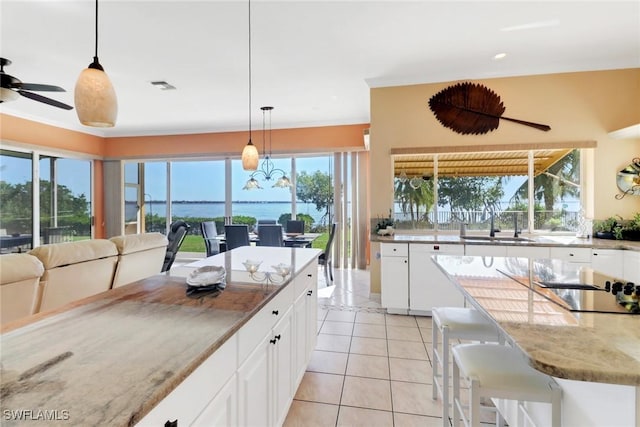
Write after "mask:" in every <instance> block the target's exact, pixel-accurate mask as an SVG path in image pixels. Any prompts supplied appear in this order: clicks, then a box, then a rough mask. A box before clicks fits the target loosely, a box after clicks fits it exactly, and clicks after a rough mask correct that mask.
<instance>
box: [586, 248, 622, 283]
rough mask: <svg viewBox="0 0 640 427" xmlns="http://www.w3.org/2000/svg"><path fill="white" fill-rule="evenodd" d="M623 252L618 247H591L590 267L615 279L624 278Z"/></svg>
mask: <svg viewBox="0 0 640 427" xmlns="http://www.w3.org/2000/svg"><path fill="white" fill-rule="evenodd" d="M623 252H624V251H623V250H618V249H591V267H592V268H593V269H594V270H595V271H598V272H600V273H604V274H606V275H608V276H613V277H615V278H617V279H621V278H624V277H623V273H624V268H623V263H624V255H623Z"/></svg>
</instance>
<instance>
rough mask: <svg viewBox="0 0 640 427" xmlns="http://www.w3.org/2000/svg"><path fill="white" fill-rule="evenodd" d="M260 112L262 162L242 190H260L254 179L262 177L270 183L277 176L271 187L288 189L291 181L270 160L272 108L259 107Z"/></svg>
mask: <svg viewBox="0 0 640 427" xmlns="http://www.w3.org/2000/svg"><path fill="white" fill-rule="evenodd" d="M260 109H261V110H262V154H263V155H264V160H263V161H262V164H261V165H260V169H259V170H256V171H255V172H254V173H252V174H251V176H250V177H249V180H248V181H247V183H246V184H245V185H244V187H242V189H243V190H256V189H262V186H260V182H258V180H257V179H256V177H258V176H260V175H262V178H263V179H264V180H265V181H271V180H273V179H276V177H277V176H279V178H278V179H277V181H276V182H275V183H274V184H273V185H272V187H275V188H289V187H291V186H292V184H291V180H290V179H289V177H287V174H286V172H285V171H283V170H282V169H278V168H276V167H275V165H274V164H273V160H271V112H272V111H273V107H260ZM267 111H268V112H269V152H268V153H267V150H266V138H265V134H266V124H265V123H266V122H265V113H266V112H267Z"/></svg>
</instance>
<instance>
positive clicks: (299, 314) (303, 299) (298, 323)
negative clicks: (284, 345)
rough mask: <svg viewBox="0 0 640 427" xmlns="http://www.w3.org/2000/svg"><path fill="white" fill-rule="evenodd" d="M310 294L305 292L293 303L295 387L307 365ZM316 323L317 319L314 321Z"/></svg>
mask: <svg viewBox="0 0 640 427" xmlns="http://www.w3.org/2000/svg"><path fill="white" fill-rule="evenodd" d="M308 298H309V297H308V296H307V294H306V293H303V294H302V295H300V296H299V297H298V299H296V301H295V303H294V305H293V329H294V330H293V336H294V342H293V353H294V359H293V367H294V374H293V379H294V388H295V387H296V386H297V385H298V384H299V383H300V381H301V380H302V376H303V375H304V371H305V369H306V367H307V360H308V359H307V354H308V353H307V335H308V333H309V325H308V324H307V322H308V315H307V312H308V308H307V300H308ZM313 324H314V325H315V320H314V323H313Z"/></svg>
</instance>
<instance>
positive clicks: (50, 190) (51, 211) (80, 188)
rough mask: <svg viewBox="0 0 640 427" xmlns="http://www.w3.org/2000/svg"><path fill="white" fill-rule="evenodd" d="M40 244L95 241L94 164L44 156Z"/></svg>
mask: <svg viewBox="0 0 640 427" xmlns="http://www.w3.org/2000/svg"><path fill="white" fill-rule="evenodd" d="M39 165H40V242H41V243H42V244H47V243H60V242H69V241H72V240H88V239H91V161H89V160H79V159H64V158H59V157H53V156H40V161H39Z"/></svg>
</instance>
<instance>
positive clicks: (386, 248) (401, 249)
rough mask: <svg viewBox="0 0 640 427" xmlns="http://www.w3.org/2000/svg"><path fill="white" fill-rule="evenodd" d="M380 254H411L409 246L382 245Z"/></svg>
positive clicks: (401, 244) (397, 244)
mask: <svg viewBox="0 0 640 427" xmlns="http://www.w3.org/2000/svg"><path fill="white" fill-rule="evenodd" d="M380 254H381V255H382V256H407V255H408V254H409V244H407V243H381V244H380Z"/></svg>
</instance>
